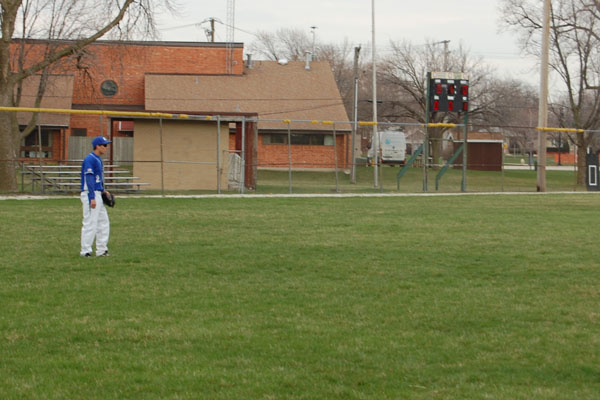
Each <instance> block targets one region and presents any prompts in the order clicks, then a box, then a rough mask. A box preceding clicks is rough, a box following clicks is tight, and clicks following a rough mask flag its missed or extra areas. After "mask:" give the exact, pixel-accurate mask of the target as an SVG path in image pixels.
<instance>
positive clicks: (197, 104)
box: [145, 61, 351, 131]
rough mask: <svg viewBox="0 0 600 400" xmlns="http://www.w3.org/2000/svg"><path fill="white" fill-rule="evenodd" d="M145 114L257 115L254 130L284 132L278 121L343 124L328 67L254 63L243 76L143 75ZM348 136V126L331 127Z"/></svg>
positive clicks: (301, 125) (344, 118)
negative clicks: (149, 112)
mask: <svg viewBox="0 0 600 400" xmlns="http://www.w3.org/2000/svg"><path fill="white" fill-rule="evenodd" d="M145 97H146V99H145V102H146V110H150V111H156V110H160V111H170V112H178V113H185V112H189V113H200V114H202V113H206V114H213V113H258V115H259V118H260V119H262V120H263V121H260V122H259V125H258V128H259V130H265V129H268V130H280V129H287V125H286V124H284V123H283V122H282V121H283V120H288V119H289V120H303V121H313V120H318V121H323V120H325V121H348V115H347V114H346V110H345V109H344V104H343V102H342V98H341V96H340V93H339V90H338V88H337V85H336V82H335V79H334V77H333V73H332V71H331V67H330V66H329V63H327V62H312V63H311V64H310V69H309V70H307V69H305V64H304V62H290V63H288V64H286V65H281V64H279V63H277V62H275V61H255V62H254V64H253V67H252V68H251V69H247V70H246V72H245V74H244V75H242V76H224V75H165V74H146V80H145ZM264 120H275V121H264ZM292 129H294V130H311V131H315V130H318V131H325V130H327V131H329V130H331V129H332V126H331V125H324V124H313V123H310V122H305V123H292ZM336 129H337V130H339V131H350V130H351V126H350V124H348V123H343V124H342V123H340V124H336Z"/></svg>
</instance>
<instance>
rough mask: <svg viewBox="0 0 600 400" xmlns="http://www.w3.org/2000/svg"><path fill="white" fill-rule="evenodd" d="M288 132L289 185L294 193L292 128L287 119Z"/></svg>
mask: <svg viewBox="0 0 600 400" xmlns="http://www.w3.org/2000/svg"><path fill="white" fill-rule="evenodd" d="M287 126H288V129H287V131H288V132H287V133H288V140H287V142H288V185H289V191H290V194H292V128H291V121H290V120H287Z"/></svg>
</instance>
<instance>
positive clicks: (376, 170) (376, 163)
mask: <svg viewBox="0 0 600 400" xmlns="http://www.w3.org/2000/svg"><path fill="white" fill-rule="evenodd" d="M371 27H372V34H373V35H372V39H371V40H372V42H373V44H372V45H373V51H372V56H373V122H374V124H373V146H374V153H375V156H374V165H373V166H374V168H373V171H374V174H375V176H374V177H373V182H374V184H373V186H374V187H375V188H378V187H379V135H378V133H377V63H376V58H375V53H376V50H375V0H371Z"/></svg>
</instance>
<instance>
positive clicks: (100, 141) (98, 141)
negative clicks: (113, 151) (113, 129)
mask: <svg viewBox="0 0 600 400" xmlns="http://www.w3.org/2000/svg"><path fill="white" fill-rule="evenodd" d="M111 143H112V141H111V140H106V138H105V137H104V136H98V137H95V138H94V140H92V148H94V149H95V148H96V147H98V146H100V145H102V144H111Z"/></svg>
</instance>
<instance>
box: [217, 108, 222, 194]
mask: <svg viewBox="0 0 600 400" xmlns="http://www.w3.org/2000/svg"><path fill="white" fill-rule="evenodd" d="M222 173H223V172H222V171H221V116H220V115H217V193H218V194H221V176H222Z"/></svg>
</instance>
